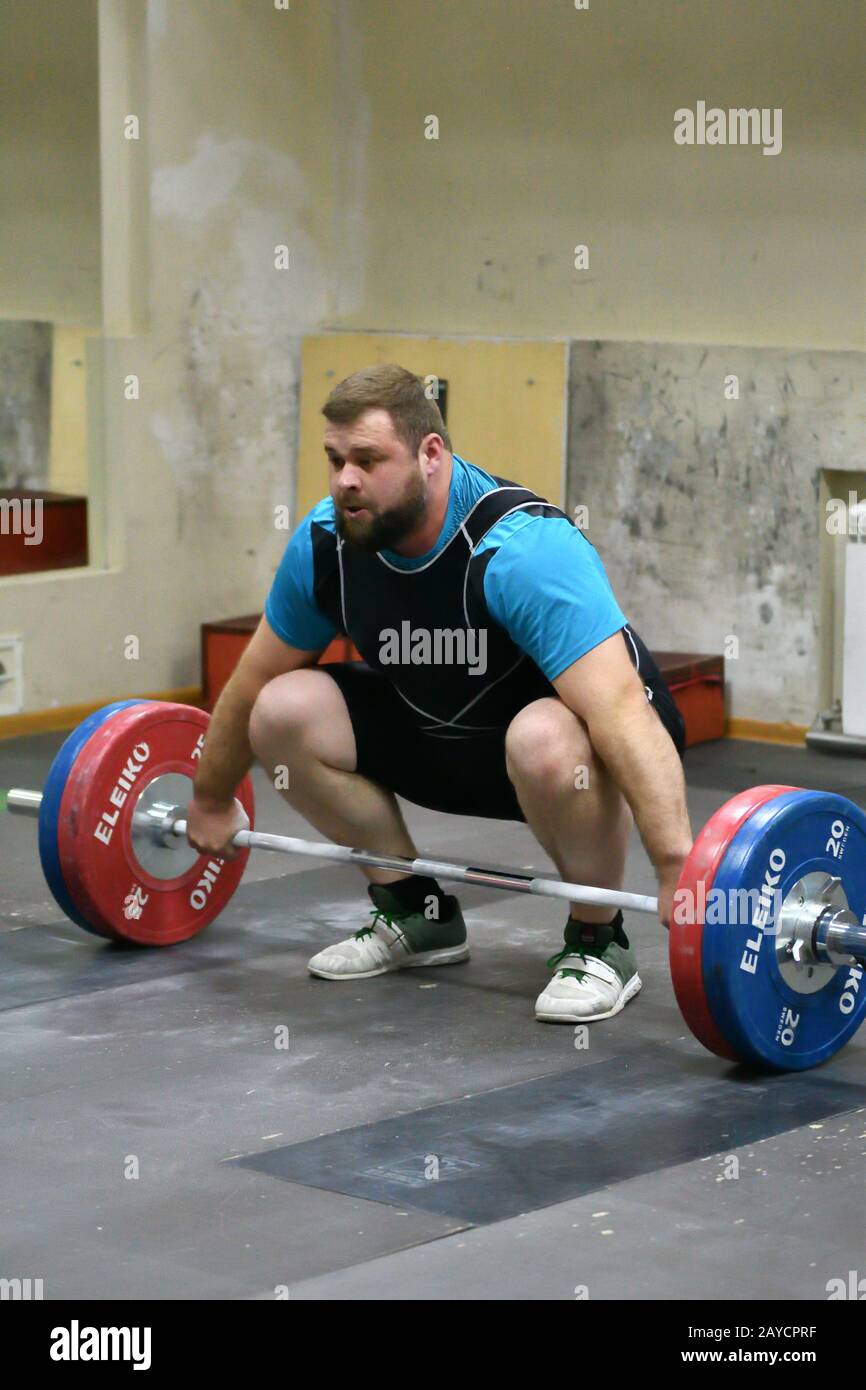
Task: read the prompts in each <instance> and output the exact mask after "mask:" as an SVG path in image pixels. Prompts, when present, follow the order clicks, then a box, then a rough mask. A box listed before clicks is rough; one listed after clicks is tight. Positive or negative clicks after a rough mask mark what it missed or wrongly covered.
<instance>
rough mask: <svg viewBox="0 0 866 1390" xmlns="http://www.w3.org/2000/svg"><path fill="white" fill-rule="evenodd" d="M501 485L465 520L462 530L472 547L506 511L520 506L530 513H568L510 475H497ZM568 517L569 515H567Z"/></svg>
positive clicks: (489, 493) (478, 503)
mask: <svg viewBox="0 0 866 1390" xmlns="http://www.w3.org/2000/svg"><path fill="white" fill-rule="evenodd" d="M496 482H497V483H498V484H499V487H497V488H494V489H493V491H492V492H487V493H485V494H484V496H483V497H482V498H481V500H480V501H479V502H476V504H475V506H474V507H473V508H472V511H471V512H470V513H469V515H468V516H467V517H466V519H465V521H464V522H463V530H464V531H465V532H466V534H467V535H468V537H469V539H470V541H471V542H472V548H473V550H474V549H475V547H476V546H477V545H478V543H479V542H480V541H481V539H482V538H483V537H484V536H486V535H487V532H488V531H489V530H490V528H491V526H494V525H495V524H496V522H497V521H499V520H500V519H501V518H502V517H503V516H505V514H506V513H507V512H512V511H514V510H515V509H517V508H519V509H520V511H522V512H528V513H529V514H530V515H531V516H543V515H556V516H565V512H563V511H562V510H561V509H560V508H559V507H556V506H554V504H553V503H552V502H547V501H545V499H544V498H543V497H539V496H538V494H537V493H536V492H532V491H531V489H530V488H528V487H521V486H520V485H519V484H518V483H512V482H509V481H508V479H507V478H497V479H496ZM566 520H568V518H567V517H566Z"/></svg>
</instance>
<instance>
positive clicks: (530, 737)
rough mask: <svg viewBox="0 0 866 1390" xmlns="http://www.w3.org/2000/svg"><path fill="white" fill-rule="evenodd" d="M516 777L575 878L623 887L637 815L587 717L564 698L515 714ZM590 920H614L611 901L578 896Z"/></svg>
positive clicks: (539, 833) (534, 817)
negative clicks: (596, 902) (600, 754)
mask: <svg viewBox="0 0 866 1390" xmlns="http://www.w3.org/2000/svg"><path fill="white" fill-rule="evenodd" d="M505 759H506V768H507V771H508V776H509V778H510V779H511V781H512V783H513V785H514V789H515V791H516V793H517V799H518V801H519V802H520V805H521V808H522V810H523V813H524V815H525V816H526V819H527V822H528V824H529V827H530V829H531V830H532V832H533V834H534V835H535V837H536V839H537V840H538V841H539V843H540V844H541V845H542V846H543V847H544V849H546V850H547V853H548V854H549V855H550V857H551V859H552V860H553V862H554V864H555V865H556V867H557V869H558V870H559V872H560V874H561V876H562V877H563V878H564V879H565V880H566V881H568V882H571V883H585V884H589V885H591V886H593V887H596V888H612V889H621V888H622V884H623V876H624V873H625V860H626V853H627V850H628V843H629V837H630V834H631V828H632V822H633V816H632V812H631V808H630V807H629V804H628V802H627V801H626V799H625V797H624V796H623V794H622V792H621V791H620V789H619V787H618V786H617V785H616V783H615V782H614V780H613V778H612V777H611V776H610V774H609V772H608V771H607V769H606V768H605V766H604V764H603V763H602V762H601V761H600V760H599V759H598V758H597V757H596V756H595V754H594V752H593V749H592V745H591V743H590V740H589V734H588V731H587V728H586V724H585V723H584V722H583V720H582V719H580V718H579V717H578V716H577V715H576V714H574V713H572V711H571V710H570V709H568V707H567V706H566V705H564V704H563V703H562V701H561V700H558V699H542V700H535V701H533V703H532V704H530V705H527V706H526V707H525V708H524V709H522V710H521V711H520V713H519V714H517V715H516V717H515V718H514V719H513V720H512V722H511V724H510V726H509V729H508V733H507V736H506V740H505ZM571 915H572V916H573V917H576V918H579V919H580V920H581V921H582V922H610V921H611V919H612V918H613V916H614V913H613V912H612V910H611V909H610V908H609V907H601V906H591V905H589V904H587V903H573V904H572V913H571Z"/></svg>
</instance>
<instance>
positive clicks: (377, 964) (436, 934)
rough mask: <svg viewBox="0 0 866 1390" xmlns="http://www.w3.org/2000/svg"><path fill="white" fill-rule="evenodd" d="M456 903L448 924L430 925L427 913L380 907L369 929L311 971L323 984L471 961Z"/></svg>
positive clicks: (330, 950)
mask: <svg viewBox="0 0 866 1390" xmlns="http://www.w3.org/2000/svg"><path fill="white" fill-rule="evenodd" d="M376 886H377V887H379V888H381V887H382V885H376ZM389 896H390V895H389ZM382 900H384V899H382ZM450 901H451V902H452V903H453V904H454V909H453V912H452V914H451V916H450V917H449V918H448V920H447V921H444V922H436V921H429V920H428V919H427V918H426V917H425V916H424V914H423V913H421V912H398V911H394V912H389V911H384V910H382V909H381V908H374V909H373V914H372V915H373V921H372V922H371V923H370V925H369V926H368V927H362V928H361V930H360V931H356V932H355V934H354V936H350V937H348V938H347V939H346V940H345V941H337V942H335V943H334V945H333V946H326V947H325V949H324V951H319V952H318V954H317V955H315V956H313V958H312V960H310V961H309V962H308V964H307V969H308V970H309V972H310V974H311V975H317V976H318V977H319V978H320V979H322V980H366V979H369V978H370V976H371V975H385V974H387V973H388V971H390V970H405V969H406V968H407V967H410V966H420V965H454V964H456V963H457V961H461V960H468V959H469V946H468V944H467V942H466V925H465V923H464V921H463V914H462V913H461V911H460V906H459V904H458V902H457V899H456V898H452V899H451V900H450ZM394 906H395V907H396V903H395V904H394Z"/></svg>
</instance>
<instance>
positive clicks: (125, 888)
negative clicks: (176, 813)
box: [58, 702, 253, 946]
mask: <svg viewBox="0 0 866 1390" xmlns="http://www.w3.org/2000/svg"><path fill="white" fill-rule="evenodd" d="M208 723H209V718H208V716H207V715H206V714H205V713H204V711H203V710H198V709H193V708H192V707H191V706H189V705H176V704H169V703H156V702H152V703H145V704H140V705H134V706H131V707H130V708H129V709H126V710H121V711H119V712H118V713H117V714H116V715H114V717H113V718H112V719H109V720H108V721H107V722H106V723H105V724H103V725H101V726H100V728H99V729H97V730H96V732H95V733H94V734H93V735H92V736H91V738H89V739H88V741H87V743H86V744H85V745H84V747H83V748H82V749H81V751H80V752H79V754H78V756H77V758H76V759H75V762H74V763H73V766H72V768H71V770H70V772H69V776H68V778H67V781H66V787H65V790H64V792H63V798H62V801H61V806H60V816H59V831H58V844H59V851H60V860H61V864H62V867H63V876H64V879H65V882H66V885H67V887H68V890H69V893H70V896H71V897H72V899H73V901H74V903H75V904H76V906H77V908H78V910H79V911H80V912H81V914H82V915H83V916H84V917H86V918H87V920H88V921H91V922H93V923H94V924H95V925H96V926H97V927H99V928H101V929H102V930H103V931H105V932H107V933H108V934H109V935H110V936H113V937H115V938H120V939H122V940H125V941H134V942H137V943H139V944H141V945H147V946H170V945H173V944H174V943H175V942H178V941H185V940H187V938H189V937H191V936H195V935H196V934H197V933H198V932H200V931H202V930H203V928H204V927H206V926H207V925H208V923H209V922H212V921H213V919H214V918H215V917H217V916H218V915H219V913H220V912H221V911H222V910H223V908H224V907H225V906H226V904H227V903H228V901H229V899H230V898H231V896H232V894H233V893H234V891H235V889H236V888H237V886H238V883H239V882H240V879H241V875H242V874H243V871H244V867H245V865H246V861H247V858H248V856H249V851H248V850H242V851H241V853H240V854H239V855H238V856H237V858H236V859H232V860H223V859H210V858H209V857H208V856H207V855H196V854H195V851H194V850H192V849H191V848H190V846H189V845H188V844H187V842H186V840H185V839H182V838H179V839H178V841H177V847H176V848H175V849H164V850H162V851H159V850H156V859H154V857H153V855H154V849H155V841H154V839H153V838H152V837H147V836H145V837H144V839H143V838H142V835H141V832H140V831H138V832H137V833H136V839H135V842H133V838H132V829H133V814H134V812H135V810H136V808H137V806H138V804H139V798H140V797H141V796H142V793H145V792H146V797H145V800H146V799H147V796H154V795H155V794H156V791H157V789H160V788H162V787H167V788H169V789H170V791H171V792H174V793H175V795H173V796H170V797H169V800H170V801H171V802H172V803H173V804H181V803H185V801H186V800H187V799H188V797H189V796H191V791H192V788H191V785H190V786H186V785H185V784H183V783H179V782H178V781H177V780H173V778H176V776H177V775H178V774H179V775H180V776H182V777H185V778H188V779H189V781H190V783H191V780H192V778H193V776H194V774H195V770H196V766H197V763H198V759H199V757H200V755H201V747H202V744H203V742H204V735H205V731H206V729H207V726H208ZM163 778H168V779H169V780H168V781H167V782H161V781H157V779H163ZM154 784H155V785H154ZM235 795H236V796H237V798H238V800H239V801H240V802H241V804H242V805H243V807H244V810H245V811H246V813H247V816H248V817H249V820H250V825H252V823H253V790H252V783H251V781H250V778H249V777H245V778H244V780H243V782H242V783H241V785H240V787H239V788H238V789H237V791H236V793H235ZM139 809H141V808H140V807H139ZM139 854H141V855H142V857H143V858H145V859H146V860H147V866H146V865H145V863H143V862H142V859H140V858H139ZM171 873H174V875H175V876H174V877H166V876H165V875H167V874H171Z"/></svg>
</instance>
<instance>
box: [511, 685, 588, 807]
mask: <svg viewBox="0 0 866 1390" xmlns="http://www.w3.org/2000/svg"><path fill="white" fill-rule="evenodd" d="M593 761H594V758H593V751H592V744H591V743H590V739H589V733H588V731H587V727H586V724H585V723H584V721H583V720H582V719H581V718H580V717H579V716H578V715H576V714H574V713H573V711H572V710H570V709H569V708H568V707H567V706H566V705H564V704H563V703H562V701H561V700H555V699H543V700H534V701H533V702H532V704H530V705H526V706H525V707H524V708H523V709H522V710H520V712H519V713H518V714H516V715H515V717H514V719H512V721H511V723H510V724H509V726H508V731H507V733H506V735H505V765H506V769H507V772H508V776H509V777H510V779H511V781H512V782H515V781H517V782H524V783H532V784H535V785H539V786H544V787H547V788H549V789H551V790H555V789H557V788H559V787H573V786H574V779H575V775H576V769H577V768H578V767H579V766H582V767H586V768H587V770H589V768H590V767H591V766H592V764H593Z"/></svg>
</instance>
